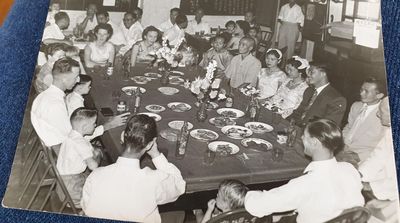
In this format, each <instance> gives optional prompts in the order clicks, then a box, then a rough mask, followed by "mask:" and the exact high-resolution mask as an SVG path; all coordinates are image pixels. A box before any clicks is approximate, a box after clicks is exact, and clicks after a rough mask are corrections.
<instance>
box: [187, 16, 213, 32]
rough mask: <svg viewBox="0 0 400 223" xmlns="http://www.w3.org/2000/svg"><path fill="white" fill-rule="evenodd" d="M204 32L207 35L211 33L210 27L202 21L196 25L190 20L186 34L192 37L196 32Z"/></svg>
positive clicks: (195, 22) (194, 21)
mask: <svg viewBox="0 0 400 223" xmlns="http://www.w3.org/2000/svg"><path fill="white" fill-rule="evenodd" d="M201 31H204V34H209V33H210V32H211V29H210V25H209V24H208V23H207V22H204V21H203V20H202V21H200V23H197V21H196V20H195V19H193V20H190V21H189V24H188V27H187V28H186V32H187V33H189V34H191V35H194V34H196V32H201Z"/></svg>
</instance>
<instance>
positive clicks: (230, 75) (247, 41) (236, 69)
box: [225, 36, 261, 88]
mask: <svg viewBox="0 0 400 223" xmlns="http://www.w3.org/2000/svg"><path fill="white" fill-rule="evenodd" d="M254 44H255V41H254V39H253V38H251V37H247V36H246V37H243V38H242V39H241V40H240V42H239V55H236V56H234V57H233V58H232V61H231V63H230V64H229V66H228V67H227V68H226V70H225V76H226V78H227V79H228V80H229V84H230V86H231V87H232V88H238V87H239V86H241V85H243V84H250V85H252V86H254V87H255V86H256V84H257V75H258V73H259V72H260V70H261V62H260V61H259V60H258V59H257V58H255V57H254V56H253V55H252V54H251V52H252V51H253V50H254Z"/></svg>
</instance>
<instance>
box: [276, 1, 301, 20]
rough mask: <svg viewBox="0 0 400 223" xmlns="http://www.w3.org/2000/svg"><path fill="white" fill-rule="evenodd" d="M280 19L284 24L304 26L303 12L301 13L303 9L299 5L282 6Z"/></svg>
mask: <svg viewBox="0 0 400 223" xmlns="http://www.w3.org/2000/svg"><path fill="white" fill-rule="evenodd" d="M278 19H280V20H282V21H284V22H290V23H300V25H301V26H303V25H304V15H303V11H301V7H300V6H299V5H297V4H294V5H293V7H290V6H289V3H287V4H285V5H284V6H282V8H281V10H280V11H279V16H278Z"/></svg>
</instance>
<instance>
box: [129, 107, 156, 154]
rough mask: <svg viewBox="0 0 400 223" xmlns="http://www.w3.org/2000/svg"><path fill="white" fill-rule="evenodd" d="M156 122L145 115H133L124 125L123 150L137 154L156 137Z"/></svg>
mask: <svg viewBox="0 0 400 223" xmlns="http://www.w3.org/2000/svg"><path fill="white" fill-rule="evenodd" d="M157 134H158V133H157V125H156V121H155V120H154V119H153V118H151V117H149V116H147V115H134V116H132V117H131V118H130V119H129V121H128V123H127V124H126V128H125V133H124V146H125V149H128V148H130V149H131V150H133V151H134V152H136V153H138V152H140V151H142V150H143V149H144V148H145V147H146V146H147V144H149V143H150V142H151V140H153V139H154V138H155V137H157Z"/></svg>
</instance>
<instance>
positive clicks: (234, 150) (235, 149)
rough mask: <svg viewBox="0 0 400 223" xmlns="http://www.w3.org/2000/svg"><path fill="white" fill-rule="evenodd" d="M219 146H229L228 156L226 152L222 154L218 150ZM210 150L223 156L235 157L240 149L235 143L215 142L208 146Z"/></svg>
mask: <svg viewBox="0 0 400 223" xmlns="http://www.w3.org/2000/svg"><path fill="white" fill-rule="evenodd" d="M218 146H220V147H221V146H228V147H229V148H230V153H229V154H226V153H224V152H222V151H221V150H220V149H218ZM208 149H209V150H211V151H213V152H216V153H218V154H219V155H221V156H228V155H233V154H236V153H238V152H239V147H238V146H237V145H235V144H233V143H230V142H225V141H214V142H210V143H209V144H208Z"/></svg>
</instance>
